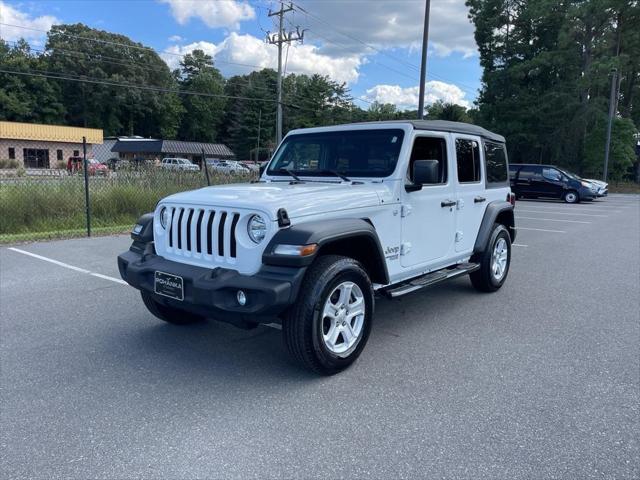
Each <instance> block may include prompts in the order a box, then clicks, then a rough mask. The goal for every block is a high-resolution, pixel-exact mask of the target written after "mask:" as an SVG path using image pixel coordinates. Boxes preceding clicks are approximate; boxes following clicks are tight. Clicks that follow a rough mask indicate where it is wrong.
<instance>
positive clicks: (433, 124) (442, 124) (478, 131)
mask: <svg viewBox="0 0 640 480" xmlns="http://www.w3.org/2000/svg"><path fill="white" fill-rule="evenodd" d="M362 123H371V124H381V123H404V124H407V123H409V124H411V125H412V126H413V128H414V129H415V130H435V131H438V132H454V133H466V134H468V135H478V136H479V137H483V138H486V139H487V140H493V141H494V142H500V143H505V140H504V137H503V136H502V135H498V134H497V133H493V132H490V131H489V130H487V129H486V128H482V127H479V126H478V125H472V124H470V123H463V122H450V121H448V120H384V121H380V122H362ZM362 123H361V124H362Z"/></svg>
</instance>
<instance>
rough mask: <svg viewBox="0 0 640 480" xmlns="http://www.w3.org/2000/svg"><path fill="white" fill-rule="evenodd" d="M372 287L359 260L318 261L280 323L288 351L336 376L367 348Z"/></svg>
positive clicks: (325, 258) (316, 369)
mask: <svg viewBox="0 0 640 480" xmlns="http://www.w3.org/2000/svg"><path fill="white" fill-rule="evenodd" d="M373 306H374V300H373V287H372V285H371V281H370V280H369V276H368V275H367V272H366V271H365V270H364V269H363V268H362V266H361V265H360V264H359V263H358V262H357V261H355V260H353V259H351V258H347V257H342V256H338V255H327V256H323V257H320V258H318V259H317V260H316V261H315V262H314V263H313V264H312V265H311V267H309V270H308V271H307V273H306V275H305V278H304V280H303V282H302V285H301V286H300V294H299V298H298V300H297V301H296V303H295V304H294V305H293V306H292V307H291V309H290V310H289V312H288V313H287V315H286V316H285V318H284V320H283V323H282V331H283V335H284V341H285V343H286V345H287V349H288V350H289V352H290V353H291V355H292V356H293V357H294V358H295V359H296V360H297V361H298V362H300V363H301V364H302V365H304V366H305V367H306V368H308V369H310V370H312V371H314V372H316V373H320V374H322V375H332V374H334V373H338V372H340V371H341V370H344V369H345V368H347V367H348V366H349V365H351V364H352V363H353V362H354V361H355V360H356V359H357V358H358V356H359V355H360V353H361V352H362V350H363V349H364V346H365V344H366V343H367V339H368V338H369V332H370V331H371V320H372V317H373Z"/></svg>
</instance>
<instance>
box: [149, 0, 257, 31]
mask: <svg viewBox="0 0 640 480" xmlns="http://www.w3.org/2000/svg"><path fill="white" fill-rule="evenodd" d="M159 1H160V2H161V3H167V4H168V5H169V7H170V8H171V14H172V15H173V17H174V18H175V19H176V21H177V22H178V23H179V24H180V25H184V24H186V23H187V22H188V21H189V20H190V19H191V18H192V17H193V18H199V19H200V20H202V21H203V22H204V23H205V25H207V26H208V27H209V28H219V27H226V28H230V29H232V30H238V29H239V28H240V22H242V21H245V20H252V19H254V18H255V16H256V12H255V10H254V9H253V7H251V5H249V4H248V3H246V2H243V1H236V0H223V1H219V0H159Z"/></svg>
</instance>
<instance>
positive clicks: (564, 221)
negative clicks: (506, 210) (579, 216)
mask: <svg viewBox="0 0 640 480" xmlns="http://www.w3.org/2000/svg"><path fill="white" fill-rule="evenodd" d="M516 218H518V219H523V220H544V221H545V222H562V223H591V222H584V221H582V220H564V219H560V220H558V219H557V218H538V217H521V216H520V215H518V216H517V217H516Z"/></svg>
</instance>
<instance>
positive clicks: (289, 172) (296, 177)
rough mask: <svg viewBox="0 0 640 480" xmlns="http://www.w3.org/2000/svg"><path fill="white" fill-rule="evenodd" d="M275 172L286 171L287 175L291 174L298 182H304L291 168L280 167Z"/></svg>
mask: <svg viewBox="0 0 640 480" xmlns="http://www.w3.org/2000/svg"><path fill="white" fill-rule="evenodd" d="M274 173H284V174H286V175H290V176H291V177H293V179H294V180H295V181H296V182H300V183H302V180H300V177H298V176H297V175H296V174H295V173H293V172H292V171H291V170H287V169H286V168H279V169H278V170H276V171H275V172H274Z"/></svg>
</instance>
